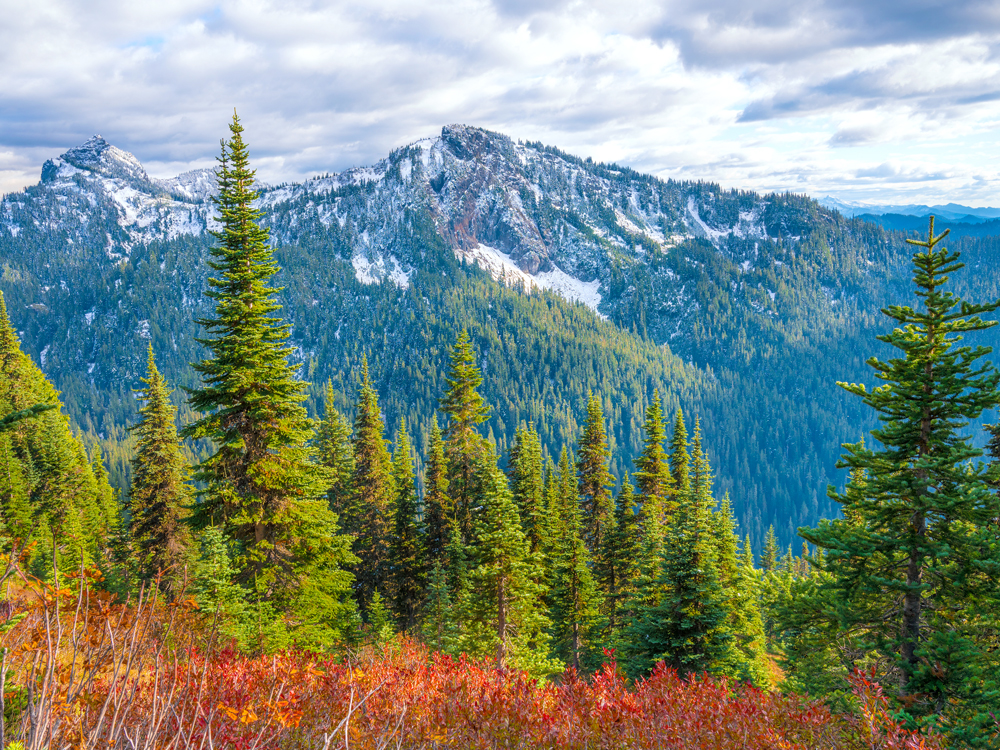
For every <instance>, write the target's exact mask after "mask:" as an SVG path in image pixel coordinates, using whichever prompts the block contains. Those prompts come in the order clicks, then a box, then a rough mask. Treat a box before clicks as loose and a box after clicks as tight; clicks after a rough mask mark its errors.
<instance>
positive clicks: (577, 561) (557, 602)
mask: <svg viewBox="0 0 1000 750" xmlns="http://www.w3.org/2000/svg"><path fill="white" fill-rule="evenodd" d="M559 478H560V482H559V485H560V495H561V498H560V500H561V502H560V507H559V514H560V524H559V526H560V535H559V536H558V537H557V538H556V539H555V540H554V544H553V552H552V557H553V568H554V575H553V587H552V592H551V600H552V617H551V619H552V625H553V634H554V642H555V643H554V645H555V649H556V655H557V656H558V657H559V658H560V659H562V660H563V661H565V662H567V663H569V665H570V666H572V667H573V668H574V669H576V670H577V671H580V670H581V669H582V668H583V667H587V668H590V667H593V666H596V664H595V661H596V655H597V638H598V635H599V631H600V625H601V622H600V596H599V594H598V592H597V587H596V586H595V585H594V578H593V575H592V574H591V572H590V553H589V552H588V551H587V547H586V544H585V543H584V541H583V520H582V518H581V508H580V499H579V496H578V495H577V478H576V475H575V472H574V471H573V469H572V464H571V463H570V460H569V455H568V453H567V451H566V449H565V448H563V451H562V456H561V458H560V460H559Z"/></svg>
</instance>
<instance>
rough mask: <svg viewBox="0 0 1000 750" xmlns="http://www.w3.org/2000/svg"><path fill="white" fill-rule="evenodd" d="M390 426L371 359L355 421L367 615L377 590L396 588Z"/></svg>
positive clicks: (361, 592)
mask: <svg viewBox="0 0 1000 750" xmlns="http://www.w3.org/2000/svg"><path fill="white" fill-rule="evenodd" d="M384 433H385V427H384V425H383V422H382V411H381V409H380V408H379V405H378V394H377V393H376V392H375V389H374V388H373V387H372V383H371V377H370V376H369V374H368V359H367V358H365V359H364V360H363V361H362V364H361V387H360V390H359V391H358V405H357V413H356V416H355V418H354V479H353V482H352V484H353V485H354V489H355V498H354V502H353V507H354V508H355V514H356V517H355V521H354V526H352V528H356V529H357V540H356V542H355V545H354V551H355V553H356V554H357V556H358V558H359V559H360V562H359V563H358V565H357V566H356V568H355V578H356V580H357V588H358V599H359V603H360V605H361V608H362V610H363V611H367V607H368V603H369V602H370V601H371V597H372V596H373V595H374V594H375V591H376V590H381V591H388V590H389V589H391V582H390V580H389V578H390V565H391V561H390V559H389V555H390V551H389V550H390V536H391V534H392V530H393V525H394V523H395V520H394V519H395V496H396V488H395V486H394V482H393V472H392V459H391V458H390V456H389V449H388V447H387V443H386V440H385V437H384Z"/></svg>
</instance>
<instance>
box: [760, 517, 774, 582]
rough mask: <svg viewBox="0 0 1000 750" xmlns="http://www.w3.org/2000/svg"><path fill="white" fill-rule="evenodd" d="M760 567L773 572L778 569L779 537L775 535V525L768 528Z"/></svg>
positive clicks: (767, 571)
mask: <svg viewBox="0 0 1000 750" xmlns="http://www.w3.org/2000/svg"><path fill="white" fill-rule="evenodd" d="M760 567H761V569H762V570H763V571H764V572H765V573H771V572H773V571H776V570H777V569H778V538H777V537H776V536H775V535H774V526H773V525H772V526H769V527H768V529H767V537H766V539H765V540H764V551H763V552H762V553H761V556H760Z"/></svg>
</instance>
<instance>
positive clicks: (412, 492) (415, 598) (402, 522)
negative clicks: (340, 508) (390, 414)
mask: <svg viewBox="0 0 1000 750" xmlns="http://www.w3.org/2000/svg"><path fill="white" fill-rule="evenodd" d="M392 473H393V483H394V485H395V487H396V502H395V514H396V517H395V524H394V528H393V535H392V577H393V587H392V590H393V596H394V602H393V609H394V611H395V614H396V622H398V623H399V627H400V629H401V630H402V631H405V632H413V630H414V629H415V628H416V626H417V615H418V614H419V609H420V604H421V602H422V601H423V597H424V583H425V580H424V579H425V577H426V569H425V553H424V544H423V542H424V535H423V529H421V528H420V523H419V520H418V518H417V511H418V509H417V485H416V478H415V476H414V472H413V456H412V454H411V450H410V437H409V435H407V433H406V421H405V420H402V419H401V420H400V423H399V431H398V432H397V433H396V446H395V454H394V455H393V461H392Z"/></svg>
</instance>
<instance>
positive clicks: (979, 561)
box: [799, 216, 1000, 742]
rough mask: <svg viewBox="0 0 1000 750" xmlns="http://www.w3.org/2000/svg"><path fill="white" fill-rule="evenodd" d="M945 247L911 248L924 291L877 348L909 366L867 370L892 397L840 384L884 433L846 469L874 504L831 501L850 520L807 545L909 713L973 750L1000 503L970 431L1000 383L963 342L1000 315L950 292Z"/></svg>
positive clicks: (854, 451)
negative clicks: (946, 723)
mask: <svg viewBox="0 0 1000 750" xmlns="http://www.w3.org/2000/svg"><path fill="white" fill-rule="evenodd" d="M945 234H947V230H946V231H945V232H944V234H941V235H937V236H935V235H934V217H933V216H932V217H930V226H929V232H928V237H927V240H926V241H921V242H918V241H916V240H907V241H908V242H910V243H912V244H915V245H918V246H919V249H918V250H917V251H916V252H915V253H914V255H913V267H914V275H913V280H914V283H915V285H916V288H917V290H916V295H917V297H918V298H919V300H920V303H921V304H920V307H919V308H918V309H913V308H911V307H909V306H903V305H891V306H889V307H886V308H885V309H883V311H882V312H883V313H884V314H885V315H886V316H888V317H889V318H890V319H891V320H892V321H893V323H894V325H895V326H896V327H895V328H894V330H893V331H892V332H891V333H888V334H885V335H882V336H880V337H879V339H880V340H881V341H883V342H884V343H886V344H889V345H890V346H892V347H894V348H895V349H897V350H898V352H899V354H900V356H898V357H895V358H892V359H889V360H888V361H884V360H880V359H878V358H876V357H872V358H871V359H869V360H868V364H869V365H870V366H871V367H872V368H873V369H874V370H875V373H876V377H877V378H878V379H879V380H881V381H882V383H883V384H882V385H881V386H880V387H878V388H876V389H873V390H871V391H869V390H868V389H867V388H866V387H865V386H864V385H857V384H846V383H845V384H841V386H842V387H843V388H844V389H845V390H847V391H848V392H849V393H852V394H854V395H856V396H858V397H860V398H861V399H862V400H863V401H864V403H865V404H866V405H867V406H869V407H871V408H872V409H873V410H874V411H875V412H876V413H877V414H878V416H879V419H880V421H881V426H880V427H879V428H878V429H876V430H873V431H872V436H873V437H874V438H875V440H876V441H877V443H879V444H880V446H881V447H878V448H874V449H870V448H868V447H866V446H862V445H861V444H854V445H846V446H845V448H846V450H847V452H846V453H845V454H844V456H843V458H842V462H841V465H842V466H844V467H847V468H850V469H852V470H855V469H857V470H862V471H863V472H864V473H865V488H864V496H863V497H859V496H858V493H850V492H845V493H838V492H836V491H834V490H833V489H831V491H830V495H831V497H832V498H834V499H835V500H837V501H838V502H840V503H841V504H842V505H843V506H844V509H845V518H844V519H843V520H835V521H824V522H821V523H820V525H819V527H818V528H816V529H800V530H799V533H800V534H801V535H802V536H803V538H805V539H806V540H807V541H808V542H811V543H812V544H815V545H816V546H818V547H820V548H822V549H823V550H824V552H825V567H826V569H827V570H828V571H829V572H830V573H831V574H832V581H831V583H830V584H829V587H830V588H831V589H832V590H833V591H835V592H836V594H837V596H838V597H839V598H840V599H842V600H843V601H844V603H845V606H843V607H842V608H841V609H840V611H839V619H840V624H841V628H842V630H844V631H848V632H850V631H852V630H854V629H856V628H857V627H858V626H860V625H863V626H864V627H865V628H866V629H867V632H868V633H869V635H868V638H867V639H866V641H867V643H869V644H871V645H872V646H874V647H875V648H876V649H877V650H878V651H879V652H880V653H882V654H884V655H885V657H887V658H890V659H893V660H895V661H896V664H897V666H898V669H899V670H900V679H899V685H900V688H899V691H900V692H899V694H900V697H901V700H902V701H904V703H905V704H906V705H907V706H908V709H909V711H910V712H911V713H914V714H920V713H925V714H937V713H939V712H941V711H946V712H947V713H949V714H951V716H950V717H949V719H950V721H956V720H958V722H959V723H960V724H961V725H962V730H961V731H959V730H953V731H954V734H953V738H954V739H955V741H963V742H964V741H965V737H968V736H971V735H975V733H976V732H982V731H985V724H987V723H989V720H988V719H986V718H985V715H984V714H983V712H982V710H983V703H982V697H983V696H982V695H981V694H979V695H977V691H978V690H979V686H980V685H981V684H982V683H981V680H982V679H983V677H984V676H985V674H987V673H988V672H989V671H991V670H993V669H994V668H995V664H994V660H993V659H992V657H991V656H990V655H989V653H990V651H991V649H992V648H993V646H991V645H990V644H988V643H987V641H986V640H985V639H983V637H982V636H981V635H980V633H979V632H978V631H977V625H976V623H977V616H978V613H979V612H982V611H984V610H985V609H987V608H994V607H996V604H997V603H998V599H1000V597H998V595H997V590H996V580H997V577H998V576H1000V551H998V547H997V545H996V543H995V524H996V519H997V518H998V517H1000V500H998V498H997V495H996V493H995V492H994V491H993V490H992V488H991V487H990V486H989V481H988V480H989V477H988V472H987V469H986V467H985V466H984V465H983V464H982V463H981V462H978V461H976V462H974V460H975V459H976V458H978V457H979V456H981V455H982V451H980V450H978V449H976V448H974V447H973V446H972V445H971V437H970V436H969V435H968V434H966V433H965V432H964V431H963V429H962V428H964V427H965V426H966V425H967V424H968V423H969V422H970V421H973V420H976V419H978V418H979V417H980V415H981V414H982V413H983V411H984V410H986V409H990V408H993V407H995V406H996V405H997V404H998V403H1000V394H998V391H997V387H998V384H1000V373H998V372H997V371H996V369H995V368H994V367H993V366H992V364H991V363H989V362H986V363H982V362H978V361H977V360H980V358H981V357H983V356H984V355H985V354H987V353H988V352H989V351H990V350H989V348H987V347H982V346H979V347H971V346H962V345H960V344H959V342H960V341H961V340H962V339H963V337H965V336H966V335H967V334H970V333H975V332H977V331H982V330H984V329H986V328H989V327H991V326H993V325H995V323H994V322H988V321H985V320H983V319H982V318H981V317H980V316H981V315H982V314H984V313H990V312H993V311H995V310H996V309H997V308H998V307H1000V302H991V303H988V304H974V303H969V302H966V301H964V300H961V299H960V298H958V297H957V296H955V294H954V293H953V292H951V291H947V285H948V282H949V274H952V273H955V272H957V271H958V270H960V269H961V268H963V264H962V263H960V262H959V255H958V253H956V252H951V251H949V250H947V249H946V248H943V247H942V248H939V247H938V243H939V242H940V241H941V239H942V238H943V237H944V236H945ZM993 705H994V706H995V705H996V704H995V703H994V704H993ZM968 733H971V735H970V734H968ZM963 734H964V735H965V737H962V736H960V735H963Z"/></svg>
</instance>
